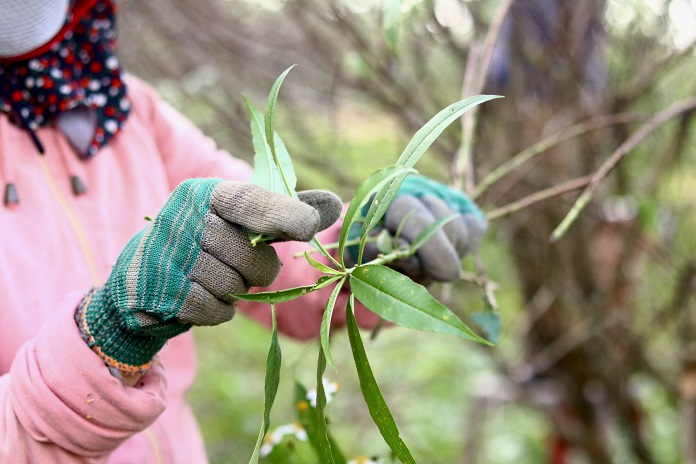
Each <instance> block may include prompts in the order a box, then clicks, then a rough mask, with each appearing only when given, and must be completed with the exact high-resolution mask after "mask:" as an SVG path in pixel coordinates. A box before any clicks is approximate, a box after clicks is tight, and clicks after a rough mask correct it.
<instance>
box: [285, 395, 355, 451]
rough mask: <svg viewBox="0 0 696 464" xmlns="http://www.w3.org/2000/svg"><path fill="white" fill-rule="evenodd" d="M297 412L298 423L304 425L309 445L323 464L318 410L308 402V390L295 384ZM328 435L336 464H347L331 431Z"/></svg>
mask: <svg viewBox="0 0 696 464" xmlns="http://www.w3.org/2000/svg"><path fill="white" fill-rule="evenodd" d="M295 412H296V415H297V421H298V422H299V423H300V424H302V427H304V429H305V431H306V432H307V437H308V438H309V443H310V444H311V445H312V448H313V449H314V451H315V453H316V454H317V458H319V460H320V461H319V462H322V460H321V455H320V451H319V446H320V445H319V437H318V433H319V425H318V422H319V420H318V417H317V412H316V408H315V407H313V406H312V405H311V404H309V402H308V401H307V389H306V388H305V387H304V386H303V385H302V384H300V383H298V382H295ZM326 435H327V437H328V440H329V444H330V446H331V454H332V455H333V460H334V464H346V458H345V456H343V453H341V451H340V449H339V448H338V445H337V444H336V441H335V440H334V439H333V437H332V436H331V431H329V430H327V431H326Z"/></svg>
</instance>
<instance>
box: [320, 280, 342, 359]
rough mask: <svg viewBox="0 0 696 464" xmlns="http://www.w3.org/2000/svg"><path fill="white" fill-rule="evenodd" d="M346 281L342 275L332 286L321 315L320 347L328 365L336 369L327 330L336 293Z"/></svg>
mask: <svg viewBox="0 0 696 464" xmlns="http://www.w3.org/2000/svg"><path fill="white" fill-rule="evenodd" d="M345 281H346V276H344V277H343V278H342V279H341V280H340V281H339V282H338V284H336V286H335V287H334V289H333V291H332V292H331V296H329V299H328V301H327V302H326V309H325V310H324V315H323V316H322V317H321V330H320V334H321V348H322V350H323V351H324V356H325V357H326V362H328V363H329V366H331V367H332V368H333V370H336V365H335V364H334V362H333V358H332V357H331V346H330V345H329V332H330V331H331V317H332V316H333V311H334V307H335V306H336V298H338V293H339V292H340V291H341V287H343V284H344V282H345Z"/></svg>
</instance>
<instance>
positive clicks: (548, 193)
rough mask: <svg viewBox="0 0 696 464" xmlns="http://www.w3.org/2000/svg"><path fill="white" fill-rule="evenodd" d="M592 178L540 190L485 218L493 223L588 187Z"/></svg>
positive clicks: (497, 209) (498, 209) (490, 213)
mask: <svg viewBox="0 0 696 464" xmlns="http://www.w3.org/2000/svg"><path fill="white" fill-rule="evenodd" d="M592 176H593V175H592V174H590V175H587V176H583V177H578V178H576V179H573V180H569V181H567V182H563V183H562V184H559V185H555V186H553V187H550V188H547V189H545V190H540V191H539V192H535V193H532V194H531V195H528V196H526V197H524V198H522V199H520V200H517V201H513V202H512V203H508V204H507V205H505V206H501V207H500V208H496V209H494V210H493V211H489V212H488V213H486V218H487V219H488V220H489V221H494V220H496V219H500V218H501V217H504V216H507V215H509V214H512V213H516V212H517V211H520V210H522V209H524V208H528V207H529V206H532V205H534V204H537V203H539V202H541V201H545V200H549V199H551V198H555V197H557V196H559V195H564V194H566V193H568V192H573V191H575V190H580V189H582V188H585V187H587V186H588V185H589V183H590V180H591V179H592Z"/></svg>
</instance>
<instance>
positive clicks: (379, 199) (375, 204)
mask: <svg viewBox="0 0 696 464" xmlns="http://www.w3.org/2000/svg"><path fill="white" fill-rule="evenodd" d="M409 174H410V172H403V173H401V174H399V175H398V176H395V177H394V178H392V179H391V180H389V182H386V183H385V184H384V185H383V186H382V187H381V188H380V189H379V191H378V192H377V193H376V194H375V197H374V199H373V200H372V203H371V204H370V208H369V209H368V211H367V215H366V216H365V222H364V223H363V226H362V230H361V231H360V249H361V250H362V249H363V248H364V247H365V240H367V236H368V234H369V233H370V231H371V230H372V229H373V228H374V227H375V226H376V225H377V223H378V222H379V221H380V220H381V219H382V217H383V216H384V214H385V213H386V212H387V208H389V205H390V204H391V202H392V200H393V199H394V197H395V196H396V193H397V192H398V191H399V187H401V184H402V183H403V182H404V179H406V176H408V175H409ZM360 258H362V253H361V254H360ZM360 261H361V259H358V262H360Z"/></svg>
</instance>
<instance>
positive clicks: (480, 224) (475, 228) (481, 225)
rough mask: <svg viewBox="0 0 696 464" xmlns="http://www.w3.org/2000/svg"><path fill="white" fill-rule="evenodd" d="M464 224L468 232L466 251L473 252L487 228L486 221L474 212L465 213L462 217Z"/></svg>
mask: <svg viewBox="0 0 696 464" xmlns="http://www.w3.org/2000/svg"><path fill="white" fill-rule="evenodd" d="M462 221H463V222H464V225H465V227H466V229H467V231H468V233H469V243H468V251H469V252H470V253H473V252H474V251H476V250H477V249H478V247H479V245H480V244H481V242H482V241H483V237H484V235H486V231H487V230H488V221H487V220H486V219H485V218H479V217H477V216H476V215H474V214H466V215H464V217H463V218H462Z"/></svg>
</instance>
